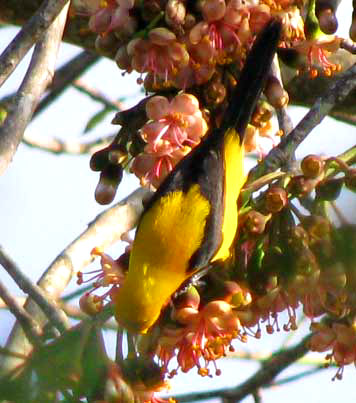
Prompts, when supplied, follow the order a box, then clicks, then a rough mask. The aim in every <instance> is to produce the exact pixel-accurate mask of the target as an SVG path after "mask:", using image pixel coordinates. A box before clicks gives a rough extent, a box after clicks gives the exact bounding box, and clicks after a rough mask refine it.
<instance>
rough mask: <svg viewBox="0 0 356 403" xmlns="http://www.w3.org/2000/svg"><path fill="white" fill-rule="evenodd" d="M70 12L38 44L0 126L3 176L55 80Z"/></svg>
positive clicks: (65, 13)
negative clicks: (54, 75) (57, 60)
mask: <svg viewBox="0 0 356 403" xmlns="http://www.w3.org/2000/svg"><path fill="white" fill-rule="evenodd" d="M67 12H68V5H67V6H66V7H64V8H63V10H62V12H61V13H60V14H59V15H58V17H57V18H56V19H55V21H54V22H53V23H52V25H51V26H50V27H49V28H48V30H47V31H46V33H45V34H44V36H43V39H42V40H41V41H40V42H38V43H37V45H36V46H35V50H34V52H33V56H32V59H31V63H30V66H29V68H28V70H27V73H26V75H25V78H24V80H23V82H22V84H21V86H20V88H19V90H18V92H17V94H16V97H15V99H14V101H13V102H12V106H11V108H10V110H9V112H8V115H7V117H6V119H5V122H4V123H3V125H2V126H1V127H0V175H1V174H2V173H3V172H4V171H5V170H6V168H7V166H8V165H9V163H10V162H11V160H12V158H13V156H14V154H15V152H16V149H17V147H18V145H19V143H20V141H21V139H22V136H23V133H24V131H25V128H26V126H27V124H28V122H29V121H30V120H31V118H32V114H33V112H34V110H35V108H36V106H37V103H38V101H39V99H40V96H41V95H42V93H43V92H44V91H45V89H46V88H47V86H48V84H49V82H50V81H51V80H52V77H53V71H54V65H55V62H56V58H57V53H58V49H59V45H60V42H61V38H62V34H63V29H64V24H65V21H66V17H67ZM44 67H45V68H44Z"/></svg>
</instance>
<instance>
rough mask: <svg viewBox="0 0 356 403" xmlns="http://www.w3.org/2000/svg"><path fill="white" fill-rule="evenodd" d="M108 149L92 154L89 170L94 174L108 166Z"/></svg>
mask: <svg viewBox="0 0 356 403" xmlns="http://www.w3.org/2000/svg"><path fill="white" fill-rule="evenodd" d="M108 154H109V147H106V148H103V149H102V150H99V151H97V152H96V153H94V154H93V155H92V156H91V158H90V162H89V165H90V169H91V170H92V171H95V172H100V171H103V170H104V169H105V168H106V167H107V166H108V165H109V158H108Z"/></svg>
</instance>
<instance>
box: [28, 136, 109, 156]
mask: <svg viewBox="0 0 356 403" xmlns="http://www.w3.org/2000/svg"><path fill="white" fill-rule="evenodd" d="M114 138H115V135H108V136H106V137H102V138H100V139H95V140H93V141H89V142H88V141H87V142H80V141H79V140H78V139H73V140H66V141H64V140H61V139H58V138H56V137H43V136H34V135H31V134H27V133H25V135H24V137H23V139H22V142H23V143H24V144H26V145H27V146H29V147H34V148H38V149H40V150H42V151H47V152H50V153H53V154H71V155H79V154H91V153H93V152H94V151H95V150H98V149H100V148H104V147H106V146H107V145H109V144H110V143H111V141H112V140H113V139H114Z"/></svg>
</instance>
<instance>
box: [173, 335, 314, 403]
mask: <svg viewBox="0 0 356 403" xmlns="http://www.w3.org/2000/svg"><path fill="white" fill-rule="evenodd" d="M309 339H310V336H307V337H305V338H304V339H303V340H302V341H301V342H300V343H298V344H297V345H295V346H293V347H291V348H288V349H285V350H281V351H279V352H277V353H275V354H273V355H272V357H271V358H270V359H268V360H266V361H265V363H264V364H263V365H262V368H261V369H259V370H258V371H257V372H256V373H255V374H254V375H252V376H251V377H250V378H249V379H247V380H246V381H245V382H243V383H242V384H240V385H239V386H237V387H236V388H222V389H215V390H210V391H204V392H196V393H195V392H194V393H189V394H184V395H176V396H174V398H175V399H177V400H178V401H179V402H181V403H183V402H191V401H196V400H207V399H212V398H216V397H220V398H223V400H224V401H225V399H226V401H233V402H239V401H241V400H242V399H244V398H245V397H246V396H248V395H249V394H251V393H254V392H255V391H256V390H258V389H259V388H261V387H263V386H266V385H268V384H270V383H271V382H272V381H273V380H274V378H275V377H276V376H277V375H278V374H280V373H281V372H282V371H283V370H285V369H286V368H287V367H289V366H290V365H291V364H293V363H294V362H296V361H297V360H299V359H300V358H301V357H303V356H304V355H305V354H306V353H307V352H308V342H309Z"/></svg>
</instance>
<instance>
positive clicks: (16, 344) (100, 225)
mask: <svg viewBox="0 0 356 403" xmlns="http://www.w3.org/2000/svg"><path fill="white" fill-rule="evenodd" d="M149 194H150V192H149V191H148V190H147V189H138V190H136V191H135V192H133V193H132V194H131V195H129V196H128V197H127V198H125V199H124V200H123V201H121V202H120V203H118V204H116V205H114V206H113V207H111V208H109V209H108V210H106V211H104V212H103V213H101V214H100V215H99V216H98V217H97V218H96V219H95V220H94V221H93V222H92V223H90V224H89V226H88V228H87V230H86V231H84V232H83V233H82V234H81V235H79V236H78V238H77V239H75V240H74V241H73V242H72V243H71V244H70V245H69V246H68V247H67V248H66V249H64V250H63V252H62V253H61V254H60V255H59V256H58V257H57V258H56V259H55V260H54V261H53V263H51V265H50V266H49V267H48V268H47V270H46V271H45V273H44V274H43V275H42V277H41V279H40V280H39V282H38V285H39V286H40V287H41V288H43V289H44V290H45V291H46V293H47V294H48V296H49V297H50V298H52V299H53V300H57V299H58V298H59V297H60V295H61V293H62V292H63V291H64V289H65V288H66V286H67V285H68V283H69V281H70V280H71V278H72V277H73V276H75V275H76V273H77V272H78V271H79V270H82V269H83V268H84V267H86V266H87V265H88V264H89V263H90V262H91V261H92V255H91V253H90V252H91V250H92V249H93V248H94V247H99V248H100V249H103V250H105V249H106V248H108V247H109V246H110V245H112V244H113V243H114V242H117V241H119V240H120V239H121V236H122V235H123V234H124V233H126V232H127V231H130V230H131V229H132V228H134V227H135V225H136V223H137V220H138V218H139V216H140V215H141V213H142V210H143V205H142V199H143V198H145V197H148V195H149ZM25 308H26V310H27V311H28V312H29V313H30V314H31V316H32V317H33V318H35V319H36V320H37V322H38V323H39V324H40V325H42V324H43V323H44V319H45V318H43V316H41V312H40V310H39V308H38V307H37V305H36V304H34V303H33V302H32V301H27V302H26V305H25ZM39 316H40V318H39ZM6 347H7V348H8V349H9V350H11V351H16V352H18V353H20V354H23V355H28V354H29V353H30V352H31V345H30V344H29V343H28V342H27V341H26V339H25V337H24V334H23V332H22V330H21V328H20V327H19V325H18V324H15V326H14V328H13V329H12V331H11V334H10V336H9V339H8V341H7V344H6ZM19 364H21V360H19V359H16V358H15V357H7V358H6V359H4V360H2V361H0V373H8V372H9V371H11V370H12V369H13V368H15V367H17V366H18V365H19Z"/></svg>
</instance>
